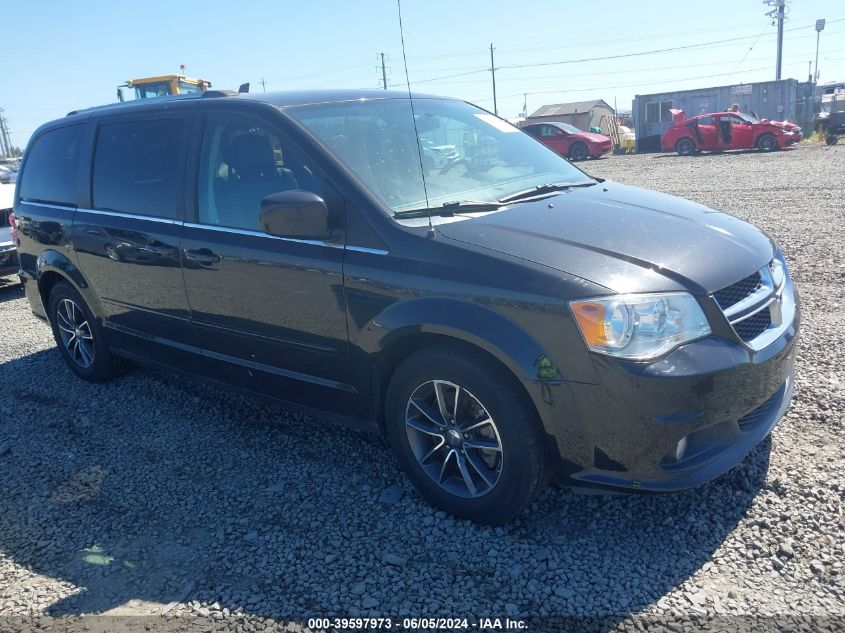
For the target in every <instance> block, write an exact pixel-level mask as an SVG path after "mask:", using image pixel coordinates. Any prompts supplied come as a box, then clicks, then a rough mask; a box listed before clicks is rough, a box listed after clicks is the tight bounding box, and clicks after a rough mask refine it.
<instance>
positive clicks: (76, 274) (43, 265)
mask: <svg viewBox="0 0 845 633" xmlns="http://www.w3.org/2000/svg"><path fill="white" fill-rule="evenodd" d="M51 273H55V274H57V275H59V276H60V277H62V278H63V279H64V280H65V281H67V282H68V283H70V284H71V285H72V286H73V287H74V288H76V290H77V291H78V292H79V294H81V295H82V298H83V299H85V303H87V304H88V307H89V308H90V309H91V312H93V313H94V316H96V317H97V318H98V319H100V320H101V321H102V320H103V318H104V313H103V307H102V305H101V304H100V300H99V298H98V297H97V295H96V293H95V292H94V290H93V288H91V286H90V284H89V283H88V281H87V280H86V279H85V275H83V274H82V271H81V270H79V268H77V266H76V264H74V263H73V262H72V261H71V260H70V258H69V257H68V256H67V255H65V254H64V253H61V252H59V251H57V250H53V249H47V250H45V251H44V252H42V253H41V254H40V255H39V256H38V259H37V260H36V261H35V280H36V283H37V284H38V294H39V296H40V298H41V302H42V306H43V307H44V308H45V313H46V307H47V305H46V303H47V296H46V294H45V292H46V290H47V284H46V283H45V281H46V280H47V279H48V278H49V275H50V274H51Z"/></svg>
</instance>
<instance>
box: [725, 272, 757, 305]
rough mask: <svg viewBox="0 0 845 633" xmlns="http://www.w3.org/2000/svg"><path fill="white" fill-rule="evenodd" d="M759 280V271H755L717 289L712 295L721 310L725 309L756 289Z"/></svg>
mask: <svg viewBox="0 0 845 633" xmlns="http://www.w3.org/2000/svg"><path fill="white" fill-rule="evenodd" d="M760 281H761V278H760V272H759V271H757V272H755V273H752V274H750V275H748V277H746V278H745V279H740V280H739V281H738V282H736V283H735V284H731V285H730V286H728V287H726V288H722V289H721V290H717V291H716V292H714V293H713V297H715V299H716V302H717V303H718V304H719V307H720V308H722V310H727V309H728V308H730V307H731V306H734V305H736V304H737V303H739V302H740V301H742V300H743V299H745V298H746V297H747V296H748V295H750V294H752V293H753V292H754V291H755V290H757V288H759V287H760Z"/></svg>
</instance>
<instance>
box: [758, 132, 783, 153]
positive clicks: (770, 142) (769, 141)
mask: <svg viewBox="0 0 845 633" xmlns="http://www.w3.org/2000/svg"><path fill="white" fill-rule="evenodd" d="M757 148H758V149H759V150H760V151H761V152H771V151H773V150H776V149H777V148H778V143H777V141H776V140H775V137H774V136H773V135H771V134H763V135H762V136H761V137H760V138H758V139H757Z"/></svg>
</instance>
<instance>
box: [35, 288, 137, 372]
mask: <svg viewBox="0 0 845 633" xmlns="http://www.w3.org/2000/svg"><path fill="white" fill-rule="evenodd" d="M47 305H48V311H47V316H48V317H49V319H50V325H51V326H52V328H53V338H55V339H56V345H57V346H58V348H59V353H60V354H61V355H62V358H64V360H65V362H66V363H67V365H68V367H70V369H71V371H73V373H75V374H76V375H77V376H79V377H80V378H82V379H84V380H87V381H89V382H103V381H106V380H109V379H110V378H113V377H114V376H116V375H117V374H118V373H119V372H120V370H121V369H122V367H123V363H122V361H121V360H120V359H118V358H116V357H115V356H113V355H112V354H111V352H110V351H109V348H108V345H107V343H106V337H105V333H104V332H103V328H102V326H101V325H100V322H99V320H98V319H97V318H96V317H95V316H94V314H93V313H92V312H91V308H89V307H88V304H87V303H85V300H84V299H83V298H82V295H80V294H79V292H77V290H76V289H75V288H74V287H73V286H71V285H70V284H69V283H67V282H65V281H60V282H58V283H56V285H54V286H53V288H52V289H51V290H50V296H49V299H48V302H47ZM77 310H78V311H79V312H77ZM68 315H78V318H77V319H76V321H75V322H74V323H69V318H68ZM73 320H74V319H73V317H72V316H71V318H70V321H73ZM69 324H70V325H71V326H73V325H78V326H79V327H76V332H77V333H81V336H71V332H70V331H69V328H68V325H69ZM86 333H87V334H88V335H90V344H86V343H85V342H84V341H88V340H89V339H88V338H87V337H86V336H85V334H86ZM74 339H76V343H77V344H76V345H74V344H73V341H74ZM79 339H84V341H80V340H79ZM85 350H88V351H87V352H86V351H85ZM86 361H90V362H86Z"/></svg>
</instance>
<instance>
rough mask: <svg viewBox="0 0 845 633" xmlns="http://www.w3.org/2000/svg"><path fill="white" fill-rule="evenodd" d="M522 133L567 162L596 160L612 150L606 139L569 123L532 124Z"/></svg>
mask: <svg viewBox="0 0 845 633" xmlns="http://www.w3.org/2000/svg"><path fill="white" fill-rule="evenodd" d="M522 131H523V132H527V133H528V134H530V135H531V136H533V137H534V138H536V139H537V140H538V141H540V142H541V143H543V145H546V146H548V147H550V148H551V149H553V150H554V151H555V152H557V153H558V154H560V155H561V156H563V157H564V158H568V159H569V160H587V159H588V158H598V157H599V156H602V155H604V154H609V153H610V151H611V150H612V149H613V142H612V141H611V140H610V139H609V138H608V137H606V136H603V135H601V134H593V133H592V132H583V131H581V130H579V129H578V128H577V127H575V126H574V125H569V123H552V122H549V123H533V124H531V125H526V126H525V127H524V128H522Z"/></svg>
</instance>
